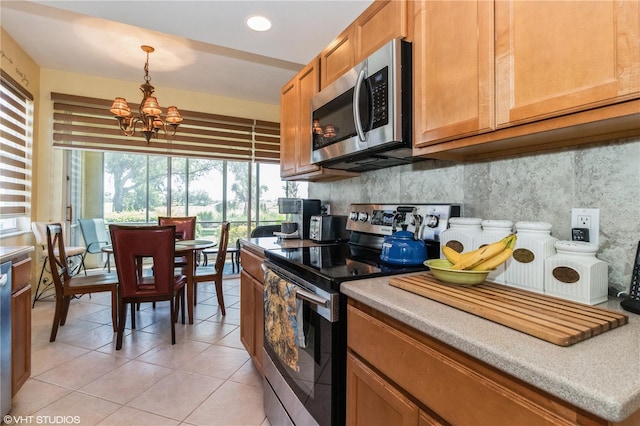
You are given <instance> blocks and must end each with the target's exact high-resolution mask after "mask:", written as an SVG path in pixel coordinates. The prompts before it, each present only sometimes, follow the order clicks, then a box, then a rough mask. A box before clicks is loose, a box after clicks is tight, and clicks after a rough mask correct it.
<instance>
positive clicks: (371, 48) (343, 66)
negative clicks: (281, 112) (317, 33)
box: [320, 0, 411, 89]
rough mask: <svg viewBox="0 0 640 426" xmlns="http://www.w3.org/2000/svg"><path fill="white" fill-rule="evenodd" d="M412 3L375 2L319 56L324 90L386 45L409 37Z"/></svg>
mask: <svg viewBox="0 0 640 426" xmlns="http://www.w3.org/2000/svg"><path fill="white" fill-rule="evenodd" d="M410 4H411V2H409V1H404V0H401V1H400V0H376V1H374V2H373V3H372V4H371V6H369V7H368V8H367V9H366V10H365V11H364V12H362V14H361V15H360V16H359V17H358V18H357V19H356V20H355V21H354V22H353V23H352V24H351V25H349V27H347V28H346V29H345V30H344V31H343V32H342V33H341V34H340V35H339V36H338V37H336V39H335V40H334V41H333V42H331V44H330V45H329V46H327V47H326V48H325V49H324V50H323V51H322V53H321V54H320V70H321V76H320V88H321V89H324V88H325V87H327V86H328V85H329V84H331V83H333V82H334V81H335V80H336V79H337V78H338V77H340V76H341V75H343V74H344V73H346V72H347V71H349V70H350V69H351V68H353V67H354V66H355V65H356V64H357V63H360V62H361V61H363V60H364V59H366V58H367V57H369V56H370V55H371V54H372V53H373V52H375V51H376V50H378V49H379V48H381V47H382V46H384V45H385V44H386V43H387V42H389V41H391V40H393V39H395V38H398V37H407V36H408V33H409V31H408V14H407V9H408V7H409V5H410Z"/></svg>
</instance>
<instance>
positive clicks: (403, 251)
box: [380, 208, 427, 266]
mask: <svg viewBox="0 0 640 426" xmlns="http://www.w3.org/2000/svg"><path fill="white" fill-rule="evenodd" d="M411 211H412V213H413V217H414V222H415V232H414V233H411V232H409V231H407V225H406V224H403V225H401V226H402V231H397V232H394V233H393V234H392V235H389V236H386V237H384V242H383V243H382V251H381V252H380V260H382V261H383V262H386V263H390V264H392V265H407V266H409V265H411V266H413V265H422V264H423V263H424V261H425V260H427V246H426V245H425V243H424V241H422V240H421V239H420V238H418V235H419V231H420V226H421V224H422V217H420V215H418V214H416V213H415V209H412V210H411ZM398 213H401V211H400V208H399V209H398ZM396 217H398V215H396V216H395V217H394V219H393V222H394V226H393V229H394V230H395V223H396ZM402 217H404V215H402Z"/></svg>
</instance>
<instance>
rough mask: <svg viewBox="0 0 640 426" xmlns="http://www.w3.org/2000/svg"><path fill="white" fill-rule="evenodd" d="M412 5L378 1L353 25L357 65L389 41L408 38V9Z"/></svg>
mask: <svg viewBox="0 0 640 426" xmlns="http://www.w3.org/2000/svg"><path fill="white" fill-rule="evenodd" d="M410 4H411V2H409V1H398V0H395V1H394V0H378V1H375V2H374V3H373V4H372V5H371V6H369V7H368V8H367V10H365V11H364V12H362V14H361V15H360V16H359V17H358V19H356V21H355V22H354V24H353V27H354V28H353V31H354V42H355V43H354V49H355V61H354V63H355V64H357V63H359V62H361V61H363V60H364V59H366V58H368V57H369V56H370V55H371V54H372V53H373V52H375V51H376V50H378V49H379V48H381V47H382V46H384V45H385V44H386V43H387V42H388V41H390V40H393V39H396V38H398V37H402V38H404V37H407V36H408V25H407V22H408V14H407V8H408V7H409V5H410Z"/></svg>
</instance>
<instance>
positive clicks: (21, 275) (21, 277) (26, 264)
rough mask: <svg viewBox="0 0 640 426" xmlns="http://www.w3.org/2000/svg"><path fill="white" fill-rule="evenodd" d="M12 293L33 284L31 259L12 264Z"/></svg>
mask: <svg viewBox="0 0 640 426" xmlns="http://www.w3.org/2000/svg"><path fill="white" fill-rule="evenodd" d="M11 277H12V279H11V292H12V293H15V292H16V291H18V290H20V289H21V288H23V287H24V286H26V285H27V284H29V283H30V282H31V258H26V259H23V260H20V261H18V262H12V263H11Z"/></svg>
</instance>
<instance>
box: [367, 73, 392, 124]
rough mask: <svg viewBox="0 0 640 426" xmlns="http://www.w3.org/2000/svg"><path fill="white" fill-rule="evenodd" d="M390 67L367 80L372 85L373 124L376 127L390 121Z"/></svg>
mask: <svg viewBox="0 0 640 426" xmlns="http://www.w3.org/2000/svg"><path fill="white" fill-rule="evenodd" d="M388 71H389V67H384V68H383V69H381V70H380V71H378V72H377V73H375V74H373V75H372V76H371V77H369V78H367V82H368V83H369V85H370V87H371V107H372V112H373V114H372V118H371V121H372V125H371V128H372V129H375V128H378V127H380V126H384V125H385V124H387V123H389V107H388V104H389V76H388Z"/></svg>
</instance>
